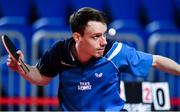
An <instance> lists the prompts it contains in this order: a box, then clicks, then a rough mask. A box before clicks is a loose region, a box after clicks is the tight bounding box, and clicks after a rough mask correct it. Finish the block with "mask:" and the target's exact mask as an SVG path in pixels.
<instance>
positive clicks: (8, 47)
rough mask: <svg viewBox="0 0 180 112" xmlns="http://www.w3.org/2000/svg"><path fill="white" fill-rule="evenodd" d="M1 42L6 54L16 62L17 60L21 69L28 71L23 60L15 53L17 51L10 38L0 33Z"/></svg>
mask: <svg viewBox="0 0 180 112" xmlns="http://www.w3.org/2000/svg"><path fill="white" fill-rule="evenodd" d="M2 43H3V45H4V47H5V49H6V51H7V52H8V54H9V55H10V56H11V57H12V58H13V59H14V60H16V61H17V62H19V63H20V64H21V65H20V66H21V68H22V70H23V71H24V72H25V73H26V74H27V73H29V68H28V67H27V66H26V65H25V64H24V62H23V61H22V59H20V58H19V55H18V54H17V53H16V52H17V48H16V46H15V45H14V44H13V42H12V41H11V40H10V38H9V37H8V36H6V35H2Z"/></svg>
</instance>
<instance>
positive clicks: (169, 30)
mask: <svg viewBox="0 0 180 112" xmlns="http://www.w3.org/2000/svg"><path fill="white" fill-rule="evenodd" d="M84 6H86V7H93V8H96V9H98V10H101V11H103V12H105V13H106V15H107V17H108V19H109V23H108V27H109V28H114V29H116V31H117V33H116V35H115V36H110V35H108V36H107V37H108V38H112V39H115V40H118V41H121V42H124V43H127V44H128V45H129V46H132V47H135V48H136V49H137V50H141V51H143V52H149V53H152V54H160V55H163V56H166V57H169V58H171V59H173V60H175V61H176V62H178V63H180V0H0V35H3V34H6V35H8V36H9V37H11V38H12V40H13V41H14V43H16V46H17V47H18V48H19V49H21V50H22V51H23V52H24V53H25V56H26V57H25V61H26V62H27V63H28V64H33V65H34V64H36V62H37V60H38V59H39V58H40V56H41V55H42V54H43V52H45V50H46V49H47V48H48V47H49V46H50V45H52V43H53V42H54V41H56V40H61V39H62V40H63V39H66V38H70V37H71V32H70V28H69V23H68V19H69V16H70V15H71V14H72V13H73V12H74V11H76V10H78V9H79V8H81V7H84ZM6 58H7V52H6V51H5V49H4V48H3V46H2V43H0V110H57V109H58V101H57V90H58V77H56V78H54V80H53V81H52V82H51V83H50V84H49V85H47V86H44V87H40V86H35V85H32V84H30V83H29V82H27V81H25V80H24V79H22V78H21V77H20V76H19V75H18V74H17V73H15V72H12V71H11V70H10V69H8V68H7V66H6V64H5V63H3V61H4V60H5V59H6ZM121 78H122V80H123V81H124V82H134V83H136V82H138V83H139V82H167V83H168V85H169V92H170V104H171V109H170V110H180V89H179V88H180V77H178V76H174V75H172V74H167V73H164V72H161V71H158V70H154V69H152V70H151V71H150V72H149V74H148V77H146V78H141V77H134V76H132V75H131V74H125V75H124V74H123V75H122V77H121Z"/></svg>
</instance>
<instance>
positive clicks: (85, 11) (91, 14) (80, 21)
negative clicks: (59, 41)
mask: <svg viewBox="0 0 180 112" xmlns="http://www.w3.org/2000/svg"><path fill="white" fill-rule="evenodd" d="M89 21H99V22H102V23H104V24H107V18H106V16H105V14H104V13H103V12H101V11H99V10H96V9H93V8H90V7H83V8H81V9H79V10H78V11H77V12H74V13H73V14H72V15H71V16H70V19H69V23H70V26H71V30H72V32H73V33H74V32H78V33H80V34H81V35H84V29H85V27H86V25H87V23H88V22H89Z"/></svg>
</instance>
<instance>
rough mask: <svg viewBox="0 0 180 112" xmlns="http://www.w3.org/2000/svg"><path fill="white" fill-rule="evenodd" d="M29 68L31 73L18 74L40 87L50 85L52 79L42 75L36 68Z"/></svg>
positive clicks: (21, 72) (20, 72) (22, 72)
mask: <svg viewBox="0 0 180 112" xmlns="http://www.w3.org/2000/svg"><path fill="white" fill-rule="evenodd" d="M27 66H28V68H29V70H30V71H29V73H27V74H25V73H24V71H19V72H18V73H19V74H20V75H21V76H22V77H23V78H24V79H25V80H27V81H29V82H31V83H32V84H35V85H40V86H43V85H47V84H48V83H49V81H50V80H51V78H48V77H45V76H43V75H41V74H40V73H39V71H38V69H37V68H36V67H35V66H29V65H27Z"/></svg>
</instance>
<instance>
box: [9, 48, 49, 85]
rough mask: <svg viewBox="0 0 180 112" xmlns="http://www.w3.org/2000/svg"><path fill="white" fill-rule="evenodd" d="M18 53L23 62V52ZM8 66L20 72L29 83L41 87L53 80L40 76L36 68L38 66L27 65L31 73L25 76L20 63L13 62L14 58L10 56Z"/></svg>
mask: <svg viewBox="0 0 180 112" xmlns="http://www.w3.org/2000/svg"><path fill="white" fill-rule="evenodd" d="M17 53H18V54H19V56H20V58H21V59H22V60H23V59H24V55H23V53H22V52H21V51H18V52H17ZM26 65H27V64H26ZM7 66H8V67H9V68H11V69H12V70H13V71H16V72H18V73H19V74H20V75H21V76H22V77H23V78H24V79H26V80H27V81H29V82H31V83H33V84H35V85H40V86H43V85H46V84H48V83H49V82H50V80H51V79H52V78H50V77H46V76H44V75H42V74H40V72H39V70H38V69H37V68H36V66H30V65H27V67H28V68H29V70H30V71H29V73H27V74H25V72H24V71H23V70H22V68H21V67H20V63H18V62H16V61H15V60H13V58H12V57H11V56H9V57H8V59H7Z"/></svg>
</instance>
